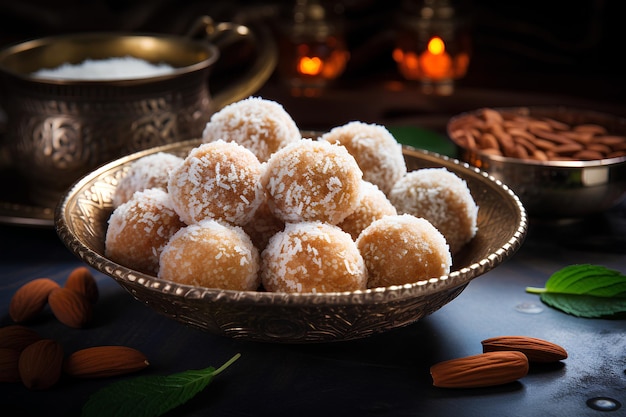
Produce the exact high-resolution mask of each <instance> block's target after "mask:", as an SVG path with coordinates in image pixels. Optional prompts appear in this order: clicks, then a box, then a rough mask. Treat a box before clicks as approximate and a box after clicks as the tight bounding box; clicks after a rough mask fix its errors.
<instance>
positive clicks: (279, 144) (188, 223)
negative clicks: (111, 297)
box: [55, 98, 527, 343]
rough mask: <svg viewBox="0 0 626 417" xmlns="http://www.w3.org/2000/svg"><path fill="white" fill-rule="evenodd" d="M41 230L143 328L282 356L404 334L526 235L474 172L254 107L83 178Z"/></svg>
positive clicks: (223, 113)
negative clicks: (156, 324) (116, 287)
mask: <svg viewBox="0 0 626 417" xmlns="http://www.w3.org/2000/svg"><path fill="white" fill-rule="evenodd" d="M260 108H265V109H266V110H267V111H266V112H263V117H262V118H261V119H260V118H259V117H258V115H259V114H258V111H259V109H260ZM233 120H237V121H238V122H240V123H233ZM242 126H243V127H242ZM286 127H290V128H289V129H287V128H286ZM258 132H262V133H263V134H264V135H265V136H264V137H263V138H261V136H260V135H257V134H256V133H258ZM268 132H269V133H270V134H268ZM240 133H243V134H240ZM223 138H226V139H225V140H223ZM278 138H280V139H281V140H280V141H278V140H276V139H278ZM251 139H253V140H251ZM282 139H284V141H283V140H282ZM335 141H337V142H335ZM287 142H288V143H287ZM354 145H359V146H354ZM382 148H384V150H383V149H382ZM376 149H377V150H378V151H376V152H374V151H373V150H376ZM262 160H263V161H264V162H261V161H262ZM170 161H171V165H169V164H170ZM389 161H394V164H392V165H389ZM144 174H147V175H144ZM390 174H393V175H390ZM153 180H154V181H153ZM156 180H159V181H158V182H157V181H156ZM161 181H163V182H161ZM157 183H161V184H163V185H156V184H157ZM138 184H140V186H139V187H137V185H138ZM131 190H134V191H132V192H127V191H131ZM418 210H422V211H421V213H418V212H417V211H418ZM55 223H56V229H57V233H58V234H59V236H60V238H61V240H62V241H63V242H64V243H65V245H66V246H67V247H68V248H69V249H70V251H71V252H73V253H74V254H75V255H76V256H77V257H79V258H80V259H82V260H84V261H85V262H86V263H87V264H88V265H90V266H92V267H93V268H95V269H96V270H98V271H100V272H102V273H104V274H106V275H108V276H110V277H112V278H113V279H115V280H116V281H117V282H118V283H119V284H120V285H121V286H122V287H124V288H125V289H126V290H128V291H129V292H130V293H131V294H132V295H133V296H134V297H135V298H136V299H137V300H139V301H141V302H142V303H145V304H147V305H148V306H150V307H152V308H153V309H155V310H156V311H157V312H160V313H162V314H164V315H166V316H168V317H171V318H172V319H176V320H178V321H180V322H182V323H185V324H187V325H189V326H193V327H197V328H200V329H202V330H206V331H209V332H212V333H217V334H220V335H224V336H228V337H233V338H238V339H246V340H255V341H265V342H281V343H313V342H327V341H341V340H350V339H357V338H363V337H366V336H369V335H372V334H376V333H380V332H383V331H386V330H390V329H394V328H398V327H402V326H406V325H409V324H411V323H414V322H416V321H417V320H419V319H420V318H422V317H424V316H426V315H429V314H431V313H433V312H435V311H436V310H438V309H439V308H441V307H442V306H444V305H445V304H447V303H449V302H450V301H452V300H453V299H454V298H456V297H457V296H458V295H459V294H460V293H461V292H462V291H463V289H464V288H465V287H466V286H467V285H468V284H469V283H470V281H472V280H473V279H474V278H477V277H479V276H480V275H482V274H484V273H486V272H488V271H490V270H491V269H493V268H495V267H497V266H498V265H499V264H501V263H502V262H504V261H505V260H507V259H508V258H510V257H511V256H512V255H513V254H514V253H515V252H516V251H517V249H518V248H519V247H520V246H521V244H522V242H523V240H524V237H525V235H526V230H527V220H526V212H525V210H524V207H523V205H522V204H521V202H520V200H519V198H518V197H517V196H516V195H515V193H513V192H512V191H511V190H510V189H509V188H508V187H507V186H505V185H504V184H502V183H501V182H500V181H498V180H496V179H495V178H493V177H491V176H489V175H488V174H486V173H485V172H483V171H481V170H479V169H477V168H474V167H471V166H469V165H468V164H465V163H462V162H460V161H458V160H456V159H452V158H448V157H446V156H442V155H438V154H435V153H432V152H427V151H420V150H417V149H414V148H409V147H402V146H401V145H400V144H399V143H398V142H397V141H396V140H395V138H394V137H393V136H391V134H390V133H389V132H388V131H387V130H386V129H385V128H384V127H383V126H379V125H373V124H365V123H361V122H351V123H348V124H346V125H344V126H339V127H337V128H335V129H331V130H330V131H329V132H326V133H319V132H301V131H300V130H299V129H297V126H296V125H295V123H294V122H293V120H291V118H290V116H289V115H288V114H286V113H285V112H284V109H282V108H281V107H279V106H278V105H277V104H276V103H273V102H269V101H266V100H262V99H260V98H249V99H245V100H242V101H240V102H237V103H233V104H231V105H228V106H226V107H225V108H224V109H222V110H220V111H219V112H218V113H216V114H214V115H213V116H212V117H211V122H209V123H208V124H207V127H206V128H205V130H204V133H203V137H202V138H199V139H195V140H191V141H186V142H179V143H175V144H169V145H164V146H161V147H156V148H152V149H149V150H145V151H140V152H138V153H135V154H131V155H128V156H125V157H123V158H120V159H118V160H116V161H113V162H110V163H108V164H106V165H104V166H102V167H100V168H99V169H97V170H95V171H93V172H92V173H90V174H88V175H87V176H85V177H83V178H82V179H81V180H79V181H78V182H76V183H75V184H74V186H73V187H71V188H70V190H69V191H68V192H67V194H66V195H65V196H64V198H63V199H62V200H61V202H60V204H59V205H58V206H57V209H56V213H55Z"/></svg>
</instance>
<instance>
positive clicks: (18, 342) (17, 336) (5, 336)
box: [0, 324, 41, 352]
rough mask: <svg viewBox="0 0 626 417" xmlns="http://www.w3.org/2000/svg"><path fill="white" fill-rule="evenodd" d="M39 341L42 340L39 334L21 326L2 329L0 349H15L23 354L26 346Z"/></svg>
mask: <svg viewBox="0 0 626 417" xmlns="http://www.w3.org/2000/svg"><path fill="white" fill-rule="evenodd" d="M39 339H41V336H39V333H37V332H36V331H35V330H33V329H31V328H29V327H26V326H22V325H21V324H12V325H9V326H4V327H0V348H9V349H15V350H17V351H20V352H21V351H22V350H24V348H25V347H26V346H28V345H30V344H32V343H34V342H36V341H37V340H39Z"/></svg>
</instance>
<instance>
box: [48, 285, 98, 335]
mask: <svg viewBox="0 0 626 417" xmlns="http://www.w3.org/2000/svg"><path fill="white" fill-rule="evenodd" d="M48 303H49V304H50V309H51V310H52V313H53V314H54V316H55V317H56V318H57V320H59V321H60V322H61V323H63V324H65V325H66V326H69V327H74V328H77V329H79V328H81V327H85V325H86V324H87V323H89V321H90V320H91V317H92V315H93V305H92V304H91V303H90V302H89V300H88V299H87V297H86V296H84V295H83V294H81V293H79V292H76V291H74V290H71V289H69V288H57V289H55V290H54V291H52V292H51V293H50V295H49V296H48Z"/></svg>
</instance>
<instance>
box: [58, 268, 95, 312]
mask: <svg viewBox="0 0 626 417" xmlns="http://www.w3.org/2000/svg"><path fill="white" fill-rule="evenodd" d="M64 286H65V288H69V289H71V290H74V291H76V292H79V293H81V294H83V295H84V296H86V297H87V299H88V300H89V302H91V303H92V304H93V303H95V302H96V301H98V297H99V296H100V293H99V291H98V284H97V283H96V280H95V279H94V277H93V274H92V273H91V271H90V270H89V268H87V267H84V266H80V267H78V268H75V269H74V270H73V271H72V272H70V274H69V275H68V276H67V280H66V281H65V285H64Z"/></svg>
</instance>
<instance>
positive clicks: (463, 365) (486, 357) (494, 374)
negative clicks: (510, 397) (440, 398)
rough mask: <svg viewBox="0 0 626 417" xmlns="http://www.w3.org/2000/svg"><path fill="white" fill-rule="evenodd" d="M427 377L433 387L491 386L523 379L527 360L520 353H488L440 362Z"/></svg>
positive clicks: (526, 372)
mask: <svg viewBox="0 0 626 417" xmlns="http://www.w3.org/2000/svg"><path fill="white" fill-rule="evenodd" d="M430 374H431V376H432V378H433V385H434V386H436V387H442V388H479V387H491V386H495V385H502V384H508V383H510V382H513V381H516V380H518V379H520V378H522V377H524V376H526V374H528V358H527V357H526V355H524V354H523V353H522V352H515V351H503V352H487V353H481V354H479V355H473V356H466V357H463V358H457V359H450V360H447V361H444V362H439V363H437V364H435V365H433V366H431V368H430Z"/></svg>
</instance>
